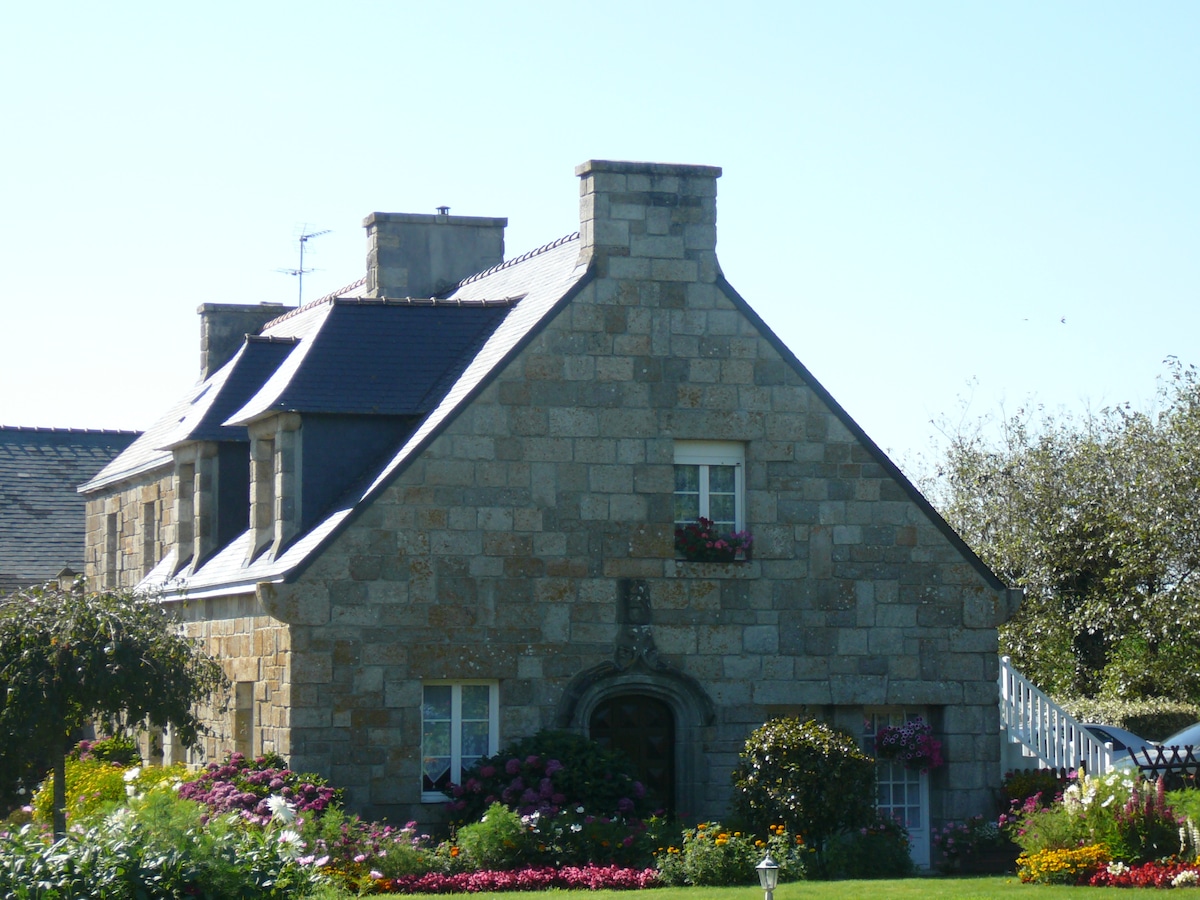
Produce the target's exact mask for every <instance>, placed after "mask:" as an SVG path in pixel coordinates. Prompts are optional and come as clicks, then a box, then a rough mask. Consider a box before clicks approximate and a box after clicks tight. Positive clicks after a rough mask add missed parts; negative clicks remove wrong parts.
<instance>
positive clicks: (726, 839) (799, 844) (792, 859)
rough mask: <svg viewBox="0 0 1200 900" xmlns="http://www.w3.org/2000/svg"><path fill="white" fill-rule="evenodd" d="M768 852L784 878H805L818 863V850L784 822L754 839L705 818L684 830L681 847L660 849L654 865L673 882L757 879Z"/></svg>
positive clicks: (666, 881)
mask: <svg viewBox="0 0 1200 900" xmlns="http://www.w3.org/2000/svg"><path fill="white" fill-rule="evenodd" d="M768 853H769V854H770V856H771V858H772V859H773V860H775V862H776V863H777V864H778V866H779V880H780V882H784V881H798V880H800V879H802V878H804V877H805V876H806V875H807V873H808V869H809V867H810V866H811V865H812V863H813V852H812V851H811V850H810V849H809V848H808V847H806V846H804V844H803V841H799V840H798V839H797V838H794V837H793V836H792V835H791V834H790V833H789V832H788V830H787V829H786V828H785V827H784V826H782V825H776V826H772V828H771V831H770V834H769V835H768V837H767V838H766V839H762V838H759V839H755V838H754V837H753V836H752V835H747V834H744V833H743V832H741V831H733V830H731V829H728V828H724V827H722V826H721V823H719V822H701V823H700V824H699V825H697V826H696V827H695V828H691V829H688V830H686V831H684V832H683V835H682V840H681V842H680V844H679V845H678V846H676V845H674V844H671V845H669V846H666V847H661V848H659V851H658V853H656V854H655V864H656V865H657V866H658V872H659V877H660V878H661V879H662V881H663V883H664V884H669V885H684V884H694V885H707V886H717V885H734V884H757V883H758V873H757V872H756V871H755V866H757V865H758V864H759V862H761V861H762V859H763V857H765V856H766V855H767V854H768Z"/></svg>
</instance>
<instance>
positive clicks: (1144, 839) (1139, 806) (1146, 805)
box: [1108, 779, 1182, 861]
mask: <svg viewBox="0 0 1200 900" xmlns="http://www.w3.org/2000/svg"><path fill="white" fill-rule="evenodd" d="M1113 826H1114V827H1113V832H1114V834H1113V837H1112V840H1111V842H1110V843H1109V845H1108V849H1109V852H1110V853H1111V854H1112V857H1113V859H1120V860H1130V859H1136V860H1145V861H1149V860H1155V859H1165V858H1167V857H1170V856H1175V855H1177V854H1178V853H1179V852H1180V851H1181V849H1182V848H1181V847H1180V835H1179V817H1178V816H1177V814H1176V813H1175V810H1174V809H1172V808H1171V806H1170V805H1169V804H1168V803H1167V801H1166V795H1165V791H1164V790H1163V781H1162V779H1159V780H1158V783H1157V784H1149V783H1147V782H1142V783H1141V784H1139V785H1135V786H1134V789H1133V791H1132V792H1131V793H1130V796H1129V799H1128V800H1126V801H1125V803H1124V804H1122V805H1121V806H1119V807H1118V808H1117V809H1116V811H1115V812H1114V813H1113Z"/></svg>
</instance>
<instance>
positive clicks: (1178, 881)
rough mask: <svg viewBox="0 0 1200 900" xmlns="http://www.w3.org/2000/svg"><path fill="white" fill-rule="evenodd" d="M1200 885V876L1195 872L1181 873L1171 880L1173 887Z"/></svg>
mask: <svg viewBox="0 0 1200 900" xmlns="http://www.w3.org/2000/svg"><path fill="white" fill-rule="evenodd" d="M1197 884H1200V875H1197V874H1196V873H1195V872H1194V871H1191V870H1189V871H1187V872H1180V873H1179V874H1178V875H1176V876H1175V877H1174V878H1172V879H1171V887H1185V886H1195V885H1197Z"/></svg>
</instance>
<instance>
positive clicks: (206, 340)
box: [196, 303, 288, 379]
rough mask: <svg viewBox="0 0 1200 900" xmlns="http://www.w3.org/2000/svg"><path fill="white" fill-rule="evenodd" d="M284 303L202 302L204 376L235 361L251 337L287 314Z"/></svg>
mask: <svg viewBox="0 0 1200 900" xmlns="http://www.w3.org/2000/svg"><path fill="white" fill-rule="evenodd" d="M287 310H288V308H287V307H286V306H284V305H283V304H282V303H260V304H259V305H258V306H247V305H246V304H241V303H202V304H200V308H199V309H197V310H196V312H198V313H200V377H201V378H202V379H203V378H207V377H208V376H209V375H211V374H212V373H213V372H215V371H217V369H219V368H221V366H223V365H225V363H227V362H229V361H230V360H231V359H233V355H234V354H235V353H237V352H238V348H239V347H241V346H242V342H243V341H244V340H245V339H246V335H248V334H258V332H259V331H260V330H261V329H262V327H263V326H264V325H266V324H267V323H268V322H270V321H271V320H272V319H277V318H279V317H280V316H282V315H283V314H284V313H285V312H287Z"/></svg>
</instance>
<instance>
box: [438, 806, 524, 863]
mask: <svg viewBox="0 0 1200 900" xmlns="http://www.w3.org/2000/svg"><path fill="white" fill-rule="evenodd" d="M454 844H455V845H456V846H457V847H458V849H459V850H460V853H459V854H458V857H457V863H458V865H459V866H461V867H463V868H465V869H512V868H515V867H516V866H518V865H520V864H521V863H522V862H524V861H525V860H526V859H527V858H528V857H530V856H532V855H533V854H532V850H533V848H532V847H531V846H530V844H531V838H530V835H529V833H528V831H527V829H526V827H525V824H524V823H523V822H522V821H521V817H520V816H519V815H518V814H517V813H515V812H513V811H512V810H511V809H509V808H508V807H507V806H505V805H504V804H503V803H493V804H492V805H491V806H489V807H488V810H487V812H486V813H484V814H483V817H482V818H481V819H480V820H479V821H478V822H474V823H472V824H471V825H464V826H463V827H462V828H460V829H458V832H457V834H456V835H455V838H454Z"/></svg>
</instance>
